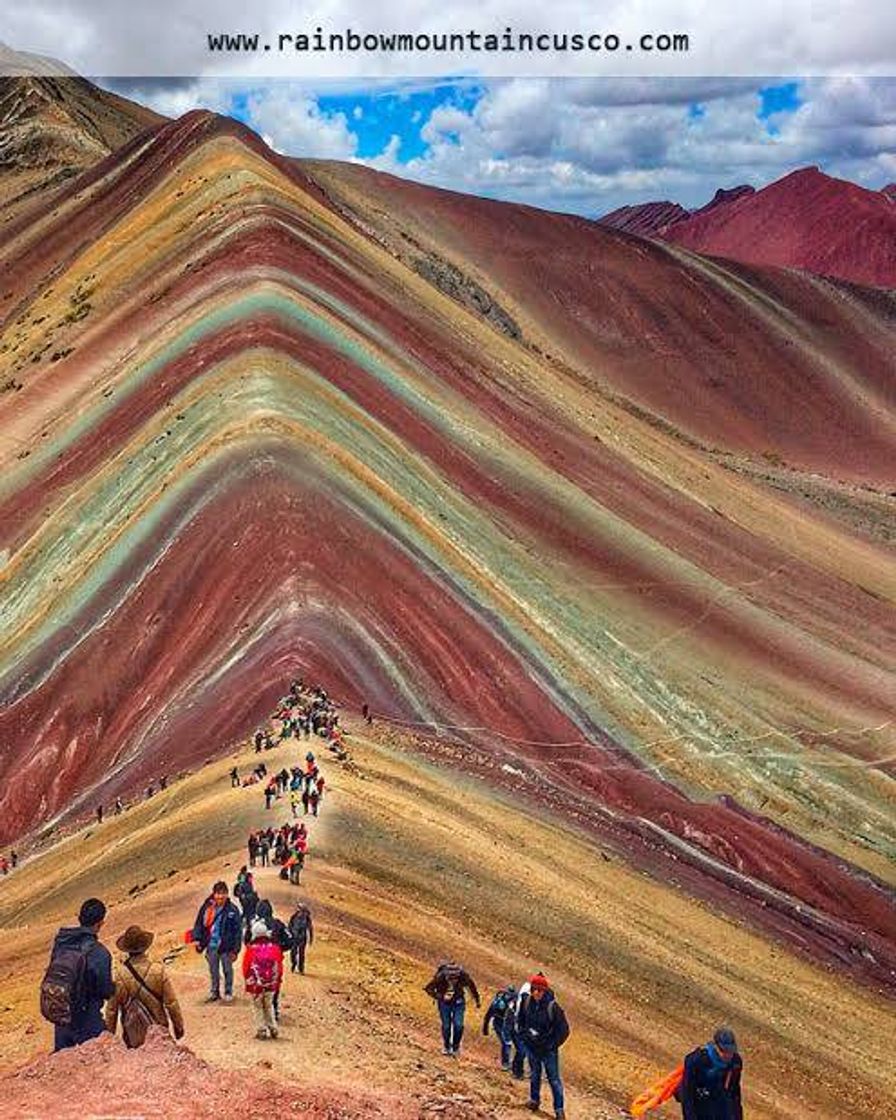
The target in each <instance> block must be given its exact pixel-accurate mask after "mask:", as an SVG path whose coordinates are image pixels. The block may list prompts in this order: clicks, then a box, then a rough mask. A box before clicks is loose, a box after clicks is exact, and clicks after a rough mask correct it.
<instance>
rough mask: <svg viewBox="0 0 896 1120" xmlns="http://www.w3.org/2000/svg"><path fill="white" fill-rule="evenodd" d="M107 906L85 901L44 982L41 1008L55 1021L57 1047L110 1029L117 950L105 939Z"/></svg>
mask: <svg viewBox="0 0 896 1120" xmlns="http://www.w3.org/2000/svg"><path fill="white" fill-rule="evenodd" d="M105 920H106V906H105V903H103V902H102V901H101V900H100V899H98V898H88V899H87V900H86V901H84V902H83V903H82V904H81V908H80V910H79V912H78V924H77V926H66V927H63V928H62V929H60V930H59V932H58V933H57V934H56V938H55V940H54V942H53V948H52V950H51V952H50V963H49V965H48V966H47V970H46V972H45V973H44V978H43V980H42V982H41V987H40V1010H41V1014H42V1015H43V1017H44V1018H45V1019H46V1020H47V1021H48V1022H50V1023H52V1024H53V1026H54V1041H53V1049H54V1050H65V1049H68V1048H69V1047H70V1046H79V1045H80V1044H81V1043H82V1042H87V1041H89V1040H90V1039H91V1038H97V1037H98V1036H99V1035H101V1034H102V1033H103V1031H104V1030H105V1029H106V1024H105V1022H104V1020H103V1015H102V1008H103V1004H104V1003H105V1002H106V1000H107V999H111V997H112V996H113V995H114V994H115V982H114V981H113V979H112V955H111V953H110V952H109V950H108V949H107V948H106V946H105V945H102V944H101V943H100V940H99V933H100V929H101V928H102V925H103V922H104V921H105Z"/></svg>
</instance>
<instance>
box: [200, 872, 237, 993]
mask: <svg viewBox="0 0 896 1120" xmlns="http://www.w3.org/2000/svg"><path fill="white" fill-rule="evenodd" d="M242 933H243V919H242V916H241V914H240V912H239V910H237V908H236V907H235V906H234V904H233V903H232V902H231V901H230V892H229V891H228V890H227V884H226V883H225V882H223V881H220V880H219V881H218V882H217V883H215V885H214V886H213V887H212V893H211V894H210V895H209V897H208V898H207V899H206V900H205V902H203V903H202V905H201V906H200V907H199V912H198V913H197V915H196V921H195V922H194V923H193V944H194V945H195V946H196V952H197V953H205V955H206V958H207V960H208V972H209V979H210V982H211V983H210V987H209V994H208V997H207V1000H206V1002H208V1003H212V1002H214V1001H215V1000H218V999H220V998H221V974H222V973H223V975H224V1002H225V1003H231V1002H232V1000H233V964H234V961H235V960H236V959H237V957H238V956H239V953H240V948H241V946H242V940H243V938H242Z"/></svg>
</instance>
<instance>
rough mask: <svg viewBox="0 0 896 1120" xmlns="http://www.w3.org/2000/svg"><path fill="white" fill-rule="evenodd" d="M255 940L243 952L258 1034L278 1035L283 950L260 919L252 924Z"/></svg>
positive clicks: (247, 987) (244, 972) (272, 1036)
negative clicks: (276, 1003) (277, 1003)
mask: <svg viewBox="0 0 896 1120" xmlns="http://www.w3.org/2000/svg"><path fill="white" fill-rule="evenodd" d="M251 932H252V940H251V943H250V945H249V946H248V948H247V949H246V952H245V954H244V955H243V978H244V979H245V981H246V991H247V992H248V994H249V995H250V996H251V997H252V1003H253V1007H254V1009H255V1026H256V1030H255V1037H256V1038H276V1037H277V1035H278V1033H279V1031H278V1027H277V1019H276V1017H275V1014H274V1000H275V997H276V996H277V995H279V992H280V984H281V981H282V979H283V950H282V949H281V948H280V946H279V945H277V944H276V943H275V942H274V941H273V940H272V938H271V931H270V930H269V929H268V927H267V926H266V925H265V924H264V922H263V921H261V920H260V919H259V920H258V921H256V922H255V923H253V925H252V931H251Z"/></svg>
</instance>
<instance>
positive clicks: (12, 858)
mask: <svg viewBox="0 0 896 1120" xmlns="http://www.w3.org/2000/svg"><path fill="white" fill-rule="evenodd" d="M9 862H10V863H11V864H12V867H13V871H15V869H16V868H17V867H18V865H19V853H18V852H17V851H16V850H15V848H13V850H12V851H11V852H10V853H9Z"/></svg>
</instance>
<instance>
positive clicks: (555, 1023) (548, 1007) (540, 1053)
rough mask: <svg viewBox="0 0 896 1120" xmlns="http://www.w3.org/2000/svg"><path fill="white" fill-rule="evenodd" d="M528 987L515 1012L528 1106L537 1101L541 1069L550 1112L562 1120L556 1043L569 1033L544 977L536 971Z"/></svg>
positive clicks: (558, 1057)
mask: <svg viewBox="0 0 896 1120" xmlns="http://www.w3.org/2000/svg"><path fill="white" fill-rule="evenodd" d="M529 984H530V990H529V995H528V997H524V998H523V1000H522V1001H521V1003H520V1007H519V1011H518V1012H517V1031H518V1034H519V1038H520V1041H521V1043H522V1045H523V1047H524V1048H525V1051H526V1057H527V1058H528V1059H529V1069H530V1074H529V1108H531V1109H532V1111H533V1112H536V1111H537V1110H538V1108H539V1106H540V1102H541V1071H542V1069H543V1070H544V1072H545V1074H546V1075H547V1079H548V1083H549V1084H550V1086H551V1096H552V1097H553V1101H554V1115H555V1116H556V1117H557V1120H563V1118H564V1116H565V1115H566V1114H565V1112H564V1111H563V1082H562V1081H561V1080H560V1053H559V1051H560V1047H561V1046H562V1045H563V1043H564V1042H565V1041H566V1040H567V1038H568V1037H569V1024H568V1023H567V1021H566V1014H565V1013H564V1011H563V1008H562V1007H561V1006H560V1004H559V1003H558V1002H557V1000H556V999H555V998H554V993H553V992H552V991H551V987H550V984H549V983H548V980H547V977H546V976H544V974H543V973H541V972H539V973H537V974H536V975H535V976H532V977H530V979H529Z"/></svg>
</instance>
